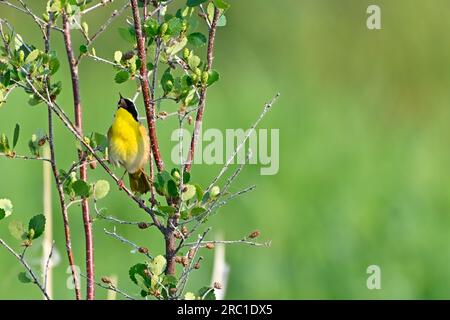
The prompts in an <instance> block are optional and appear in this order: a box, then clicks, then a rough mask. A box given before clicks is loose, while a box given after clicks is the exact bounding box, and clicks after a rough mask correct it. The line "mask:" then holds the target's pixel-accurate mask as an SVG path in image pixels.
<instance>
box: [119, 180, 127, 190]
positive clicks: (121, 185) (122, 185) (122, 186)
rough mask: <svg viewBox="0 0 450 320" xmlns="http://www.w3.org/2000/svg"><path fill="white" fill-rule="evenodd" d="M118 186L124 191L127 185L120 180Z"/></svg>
mask: <svg viewBox="0 0 450 320" xmlns="http://www.w3.org/2000/svg"><path fill="white" fill-rule="evenodd" d="M117 185H118V186H119V190H122V189H124V188H125V183H124V182H123V180H118V181H117Z"/></svg>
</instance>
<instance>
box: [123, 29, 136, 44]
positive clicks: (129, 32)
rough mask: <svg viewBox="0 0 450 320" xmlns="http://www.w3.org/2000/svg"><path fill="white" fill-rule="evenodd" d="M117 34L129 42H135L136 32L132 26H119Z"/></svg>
mask: <svg viewBox="0 0 450 320" xmlns="http://www.w3.org/2000/svg"><path fill="white" fill-rule="evenodd" d="M119 35H120V36H121V37H122V39H124V40H125V41H127V42H129V43H135V42H136V33H135V31H134V29H133V28H131V27H130V28H119Z"/></svg>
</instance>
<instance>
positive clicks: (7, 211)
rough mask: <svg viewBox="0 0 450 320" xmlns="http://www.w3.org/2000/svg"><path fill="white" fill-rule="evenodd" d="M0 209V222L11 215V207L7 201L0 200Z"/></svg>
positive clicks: (9, 201)
mask: <svg viewBox="0 0 450 320" xmlns="http://www.w3.org/2000/svg"><path fill="white" fill-rule="evenodd" d="M0 209H2V210H3V217H2V215H1V212H0V220H1V219H3V218H6V217H8V216H10V215H11V213H12V210H13V205H12V203H11V200H9V199H0Z"/></svg>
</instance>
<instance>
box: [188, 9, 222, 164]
mask: <svg viewBox="0 0 450 320" xmlns="http://www.w3.org/2000/svg"><path fill="white" fill-rule="evenodd" d="M219 18H220V11H219V9H217V8H216V7H214V16H213V19H212V21H211V27H210V28H209V37H208V49H207V53H206V60H207V61H206V71H207V72H209V71H210V70H211V69H212V64H213V58H214V55H213V54H214V53H213V52H214V41H215V38H216V30H217V22H218V21H219ZM206 92H207V86H206V85H203V86H202V88H201V90H200V99H199V102H198V106H199V108H198V112H197V117H196V119H195V125H194V134H193V135H192V139H191V147H190V149H189V154H188V159H187V164H186V171H188V172H189V171H190V170H191V166H192V161H193V160H194V154H195V146H196V144H197V140H198V135H199V134H200V127H201V124H202V120H203V113H204V111H205V106H206Z"/></svg>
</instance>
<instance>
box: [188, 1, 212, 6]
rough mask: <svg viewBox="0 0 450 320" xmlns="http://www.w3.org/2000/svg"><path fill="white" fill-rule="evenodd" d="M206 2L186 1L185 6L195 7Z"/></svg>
mask: <svg viewBox="0 0 450 320" xmlns="http://www.w3.org/2000/svg"><path fill="white" fill-rule="evenodd" d="M206 1H208V0H187V3H186V5H187V6H188V7H195V6H199V5H201V4H202V3H205V2H206Z"/></svg>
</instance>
